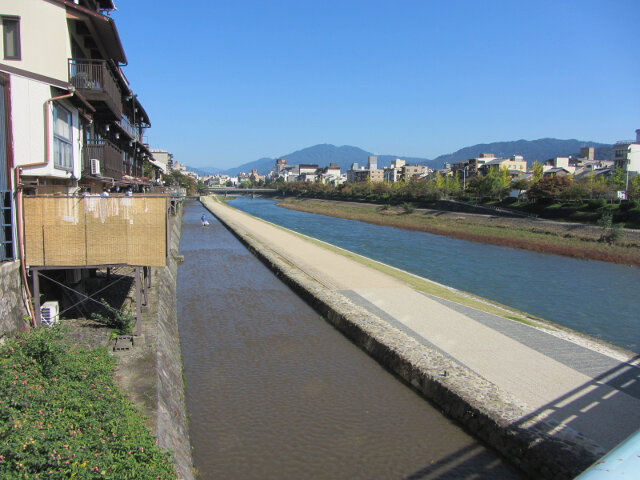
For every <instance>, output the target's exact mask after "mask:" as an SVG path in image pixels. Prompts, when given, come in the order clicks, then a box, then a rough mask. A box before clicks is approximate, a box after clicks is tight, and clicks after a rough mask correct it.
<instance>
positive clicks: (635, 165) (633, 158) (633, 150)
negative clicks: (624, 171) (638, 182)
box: [627, 143, 640, 172]
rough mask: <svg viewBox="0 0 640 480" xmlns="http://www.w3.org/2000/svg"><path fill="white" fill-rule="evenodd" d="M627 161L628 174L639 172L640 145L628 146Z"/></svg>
mask: <svg viewBox="0 0 640 480" xmlns="http://www.w3.org/2000/svg"><path fill="white" fill-rule="evenodd" d="M627 158H628V159H629V168H628V170H629V171H630V172H640V144H638V143H633V144H631V145H629V153H627Z"/></svg>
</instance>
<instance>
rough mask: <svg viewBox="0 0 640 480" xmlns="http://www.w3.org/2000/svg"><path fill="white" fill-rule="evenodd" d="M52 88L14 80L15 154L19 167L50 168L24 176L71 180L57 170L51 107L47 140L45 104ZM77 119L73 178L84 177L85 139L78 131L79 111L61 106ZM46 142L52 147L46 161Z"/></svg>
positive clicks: (48, 108)
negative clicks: (82, 171) (40, 164)
mask: <svg viewBox="0 0 640 480" xmlns="http://www.w3.org/2000/svg"><path fill="white" fill-rule="evenodd" d="M51 95H52V94H51V87H50V86H49V85H48V84H46V83H41V82H38V81H35V80H30V79H27V78H24V77H19V76H17V75H12V76H11V115H12V131H13V154H14V164H15V166H21V165H26V164H30V163H41V162H45V161H46V162H47V165H43V166H39V167H28V168H25V169H24V170H23V172H22V174H23V176H34V175H42V176H48V177H56V178H71V173H70V172H67V171H65V170H60V169H57V168H54V166H53V121H52V113H51V106H50V104H48V107H47V115H48V116H49V131H48V132H47V134H46V136H45V103H46V101H47V100H48V99H49V98H51ZM60 103H61V104H62V105H63V106H64V107H65V108H67V109H68V110H69V111H70V112H71V114H72V118H73V120H72V121H73V128H72V139H73V157H74V161H73V172H72V173H73V176H74V177H75V178H79V177H80V172H81V156H80V153H81V152H80V147H81V144H82V138H81V136H80V129H79V128H78V125H79V124H78V122H79V118H78V110H77V109H76V108H74V107H73V106H72V105H71V104H70V103H68V102H66V101H61V102H60ZM45 138H46V141H47V142H48V143H49V158H45Z"/></svg>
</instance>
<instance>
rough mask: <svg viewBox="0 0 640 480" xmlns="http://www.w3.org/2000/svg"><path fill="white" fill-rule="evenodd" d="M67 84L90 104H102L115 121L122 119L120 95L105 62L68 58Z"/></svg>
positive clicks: (118, 88)
mask: <svg viewBox="0 0 640 480" xmlns="http://www.w3.org/2000/svg"><path fill="white" fill-rule="evenodd" d="M69 82H70V83H71V84H72V85H73V86H74V87H76V89H77V90H78V91H79V92H80V93H81V94H83V95H84V96H85V97H87V99H88V100H89V101H90V102H91V103H93V104H96V103H100V104H104V105H105V106H106V107H107V108H108V110H110V111H111V113H112V114H113V115H114V116H115V117H116V118H117V119H120V117H122V94H121V92H120V87H118V84H117V83H116V80H115V78H114V77H113V74H112V73H111V71H110V70H109V67H108V66H107V62H106V61H104V60H76V59H73V58H70V59H69Z"/></svg>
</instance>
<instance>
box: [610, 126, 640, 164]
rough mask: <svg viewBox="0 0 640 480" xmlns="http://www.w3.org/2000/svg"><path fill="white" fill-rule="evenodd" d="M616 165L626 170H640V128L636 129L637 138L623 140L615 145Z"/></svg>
mask: <svg viewBox="0 0 640 480" xmlns="http://www.w3.org/2000/svg"><path fill="white" fill-rule="evenodd" d="M613 158H614V160H615V162H616V167H620V168H622V169H623V170H624V171H625V172H640V129H638V130H636V139H635V141H633V140H621V141H619V142H616V144H615V145H614V157H613Z"/></svg>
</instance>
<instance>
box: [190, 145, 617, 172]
mask: <svg viewBox="0 0 640 480" xmlns="http://www.w3.org/2000/svg"><path fill="white" fill-rule="evenodd" d="M582 147H595V152H596V159H598V160H612V159H613V146H612V145H607V144H603V143H597V142H589V141H583V140H574V139H572V140H559V139H556V138H541V139H538V140H515V141H510V142H494V143H480V144H477V145H473V146H470V147H465V148H461V149H460V150H458V151H456V152H453V153H449V154H446V155H440V156H439V157H436V158H434V159H427V158H419V157H406V156H402V155H377V157H378V168H382V167H386V166H389V165H390V164H391V162H392V161H393V160H395V159H396V158H401V159H403V160H406V162H407V164H409V165H416V164H419V165H426V166H428V167H431V168H435V169H437V168H442V167H443V165H444V164H445V163H453V162H460V161H463V160H467V159H469V158H475V157H478V156H479V155H480V154H481V153H492V154H494V155H495V156H496V157H510V156H511V155H522V156H524V158H525V160H526V161H527V163H528V164H529V165H531V164H532V163H533V162H535V161H539V162H544V161H545V160H548V159H550V158H553V157H566V156H569V155H573V156H577V155H578V154H579V152H580V149H581V148H582ZM369 155H373V154H372V153H371V152H367V151H366V150H363V149H361V148H358V147H353V146H350V145H343V146H341V147H337V146H335V145H330V144H326V143H325V144H320V145H315V146H312V147H307V148H303V149H302V150H298V151H295V152H292V153H289V154H287V155H282V156H280V157H278V158H285V159H286V160H287V164H289V165H297V164H301V163H307V164H309V163H310V164H317V165H319V166H321V167H324V166H328V165H329V163H337V164H338V165H339V166H340V169H341V170H342V171H343V172H346V171H347V170H348V169H349V168H350V167H351V164H353V163H358V164H359V165H362V166H365V165H366V164H367V159H368V157H369ZM275 161H276V159H275V158H268V157H264V158H260V159H258V160H255V161H253V162H249V163H245V164H242V165H239V166H237V167H233V168H229V169H226V170H221V169H218V168H215V167H200V168H192V167H188V168H189V170H191V171H194V172H196V173H198V174H199V175H213V174H216V173H221V174H226V175H237V174H239V173H241V172H247V173H249V172H251V169H253V168H255V169H256V170H257V171H258V173H260V174H263V175H264V174H267V173H269V172H270V171H271V170H273V166H274V164H275Z"/></svg>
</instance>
